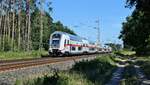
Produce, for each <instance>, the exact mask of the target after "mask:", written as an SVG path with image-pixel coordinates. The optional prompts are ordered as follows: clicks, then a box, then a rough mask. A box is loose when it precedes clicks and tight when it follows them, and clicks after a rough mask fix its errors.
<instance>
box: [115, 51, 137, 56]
mask: <svg viewBox="0 0 150 85" xmlns="http://www.w3.org/2000/svg"><path fill="white" fill-rule="evenodd" d="M115 54H119V55H124V56H132V55H135V54H136V52H135V51H129V50H120V51H117V52H115Z"/></svg>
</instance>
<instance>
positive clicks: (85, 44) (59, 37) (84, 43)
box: [49, 31, 97, 55]
mask: <svg viewBox="0 0 150 85" xmlns="http://www.w3.org/2000/svg"><path fill="white" fill-rule="evenodd" d="M95 52H97V48H96V45H95V44H93V43H90V42H89V41H88V40H86V39H84V38H81V37H79V36H75V35H71V34H68V33H64V32H59V31H56V32H54V33H52V35H51V36H50V42H49V53H50V54H56V55H59V54H82V53H95Z"/></svg>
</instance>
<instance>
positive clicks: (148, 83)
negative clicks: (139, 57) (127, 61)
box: [134, 65, 150, 85]
mask: <svg viewBox="0 0 150 85" xmlns="http://www.w3.org/2000/svg"><path fill="white" fill-rule="evenodd" d="M134 68H135V70H136V74H137V77H138V79H139V81H140V82H141V83H142V84H141V85H150V80H148V79H147V78H146V76H145V74H144V73H143V71H142V69H141V68H140V66H137V65H134Z"/></svg>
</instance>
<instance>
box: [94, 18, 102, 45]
mask: <svg viewBox="0 0 150 85" xmlns="http://www.w3.org/2000/svg"><path fill="white" fill-rule="evenodd" d="M95 23H96V24H97V27H95V29H97V43H96V44H97V46H100V45H101V44H100V20H99V19H98V20H97V21H96V22H95Z"/></svg>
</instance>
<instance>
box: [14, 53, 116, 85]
mask: <svg viewBox="0 0 150 85" xmlns="http://www.w3.org/2000/svg"><path fill="white" fill-rule="evenodd" d="M114 69H115V62H114V61H113V58H112V57H110V56H103V57H98V58H97V59H95V60H92V61H81V62H78V63H76V64H75V65H74V66H73V68H72V69H71V70H69V71H65V72H56V73H55V74H53V75H45V76H44V77H39V78H35V79H28V80H27V81H25V80H17V81H16V85H20V84H21V85H104V84H105V83H106V82H107V81H109V79H110V78H111V76H112V71H113V70H114Z"/></svg>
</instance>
